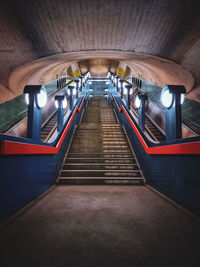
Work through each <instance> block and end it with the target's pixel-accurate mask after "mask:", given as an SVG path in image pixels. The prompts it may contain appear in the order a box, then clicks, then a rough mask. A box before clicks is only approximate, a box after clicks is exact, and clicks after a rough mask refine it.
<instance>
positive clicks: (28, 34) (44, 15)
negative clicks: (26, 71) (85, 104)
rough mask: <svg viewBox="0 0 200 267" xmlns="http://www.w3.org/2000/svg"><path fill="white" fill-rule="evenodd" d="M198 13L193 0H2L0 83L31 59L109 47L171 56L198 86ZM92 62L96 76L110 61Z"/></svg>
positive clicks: (199, 59)
mask: <svg viewBox="0 0 200 267" xmlns="http://www.w3.org/2000/svg"><path fill="white" fill-rule="evenodd" d="M199 14H200V5H199V1H195V0H193V1H192V0H176V1H174V0H165V1H160V0H151V1H146V0H123V1H121V0H110V1H108V0H101V1H94V0H84V1H82V0H75V1H74V0H67V1H63V0H37V1H35V0H20V1H19V0H12V1H9V0H8V1H5V0H2V1H1V3H0V21H1V31H0V60H1V65H0V74H1V75H0V77H1V79H0V83H1V84H2V85H4V86H6V85H7V80H8V78H9V75H10V74H11V70H13V69H16V68H17V67H20V66H23V65H24V64H26V63H29V62H31V61H33V60H35V59H39V58H43V57H46V56H50V55H56V54H60V53H68V52H78V51H79V52H80V51H97V50H98V51H110V50H111V51H129V52H132V51H134V52H135V53H142V54H149V55H156V56H160V57H164V58H167V59H169V60H173V61H175V62H177V63H178V64H181V65H182V66H183V67H184V68H185V69H186V70H188V71H190V72H191V73H192V75H193V76H194V77H195V84H196V86H198V85H199V82H200V20H199ZM77 61H81V59H78V58H77ZM90 63H91V66H90V68H91V71H94V73H96V75H97V76H101V72H102V73H104V72H105V70H106V68H107V66H108V65H107V62H106V61H105V65H104V64H98V62H97V66H96V68H95V67H94V61H92V60H91V61H90ZM100 65H101V67H100Z"/></svg>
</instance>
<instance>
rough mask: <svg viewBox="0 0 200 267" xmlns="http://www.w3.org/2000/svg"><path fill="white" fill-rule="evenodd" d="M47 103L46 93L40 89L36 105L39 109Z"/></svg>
mask: <svg viewBox="0 0 200 267" xmlns="http://www.w3.org/2000/svg"><path fill="white" fill-rule="evenodd" d="M46 103H47V93H46V91H45V90H43V89H40V93H39V94H37V105H38V106H39V108H42V107H44V106H45V105H46Z"/></svg>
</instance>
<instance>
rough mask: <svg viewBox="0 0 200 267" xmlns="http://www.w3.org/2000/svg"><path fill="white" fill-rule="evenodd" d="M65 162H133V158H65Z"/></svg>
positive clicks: (134, 161)
mask: <svg viewBox="0 0 200 267" xmlns="http://www.w3.org/2000/svg"><path fill="white" fill-rule="evenodd" d="M65 163H77V164H78V163H82V164H87V163H88V164H91V163H107V164H134V163H136V160H135V159H134V158H107V159H106V158H66V159H65Z"/></svg>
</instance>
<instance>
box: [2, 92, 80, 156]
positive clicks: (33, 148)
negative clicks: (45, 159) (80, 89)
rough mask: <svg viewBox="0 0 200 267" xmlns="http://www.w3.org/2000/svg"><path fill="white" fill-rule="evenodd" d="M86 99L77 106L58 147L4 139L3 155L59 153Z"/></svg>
mask: <svg viewBox="0 0 200 267" xmlns="http://www.w3.org/2000/svg"><path fill="white" fill-rule="evenodd" d="M84 101H85V97H83V100H82V102H81V105H80V107H78V106H76V108H75V109H74V111H73V113H72V116H71V118H70V120H69V122H68V123H67V126H66V127H65V129H64V131H63V133H62V135H61V137H60V139H59V141H58V143H57V145H56V147H50V146H43V145H34V144H25V143H19V142H13V141H3V142H2V144H1V154H3V155H22V154H26V155H28V154H31V155H33V154H57V153H58V151H59V149H60V147H61V145H62V143H63V141H64V139H65V136H66V134H67V132H68V130H69V128H70V125H71V123H72V121H73V119H74V116H75V114H76V112H77V111H78V112H80V111H81V109H82V106H83V103H84Z"/></svg>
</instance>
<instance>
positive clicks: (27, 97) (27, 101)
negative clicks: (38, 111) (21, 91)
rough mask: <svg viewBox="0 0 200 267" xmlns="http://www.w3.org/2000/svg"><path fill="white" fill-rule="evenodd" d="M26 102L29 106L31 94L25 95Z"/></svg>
mask: <svg viewBox="0 0 200 267" xmlns="http://www.w3.org/2000/svg"><path fill="white" fill-rule="evenodd" d="M25 102H26V104H27V105H29V102H30V101H29V94H25Z"/></svg>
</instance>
